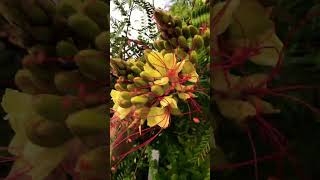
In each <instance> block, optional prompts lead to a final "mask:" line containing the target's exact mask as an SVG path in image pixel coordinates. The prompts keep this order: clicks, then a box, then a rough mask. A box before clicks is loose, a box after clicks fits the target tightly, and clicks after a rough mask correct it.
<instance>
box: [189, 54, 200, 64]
mask: <svg viewBox="0 0 320 180" xmlns="http://www.w3.org/2000/svg"><path fill="white" fill-rule="evenodd" d="M190 61H191V62H192V63H194V64H196V63H198V54H197V52H196V51H191V53H190Z"/></svg>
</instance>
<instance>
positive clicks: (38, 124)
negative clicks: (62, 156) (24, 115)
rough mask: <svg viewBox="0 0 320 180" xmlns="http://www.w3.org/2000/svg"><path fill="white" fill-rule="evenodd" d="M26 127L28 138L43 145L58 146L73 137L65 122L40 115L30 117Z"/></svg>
mask: <svg viewBox="0 0 320 180" xmlns="http://www.w3.org/2000/svg"><path fill="white" fill-rule="evenodd" d="M25 128H26V129H25V130H26V135H27V137H28V139H29V140H30V141H31V142H32V143H34V144H36V145H39V146H42V147H56V146H59V145H62V144H63V143H65V142H66V141H67V140H69V139H70V138H71V137H72V134H71V133H70V131H69V130H68V128H67V127H66V126H65V125H64V124H63V123H60V122H55V121H49V120H47V119H45V118H42V117H40V116H39V117H36V118H35V119H30V120H29V121H28V123H26V126H25Z"/></svg>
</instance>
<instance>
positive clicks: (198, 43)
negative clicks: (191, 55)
mask: <svg viewBox="0 0 320 180" xmlns="http://www.w3.org/2000/svg"><path fill="white" fill-rule="evenodd" d="M203 46H204V41H203V38H202V37H201V36H200V35H195V36H194V38H193V41H192V48H193V49H195V50H198V49H201V48H202V47H203Z"/></svg>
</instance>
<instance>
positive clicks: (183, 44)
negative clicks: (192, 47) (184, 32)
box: [178, 36, 189, 48]
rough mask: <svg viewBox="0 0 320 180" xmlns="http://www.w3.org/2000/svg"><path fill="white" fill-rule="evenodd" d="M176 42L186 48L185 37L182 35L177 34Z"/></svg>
mask: <svg viewBox="0 0 320 180" xmlns="http://www.w3.org/2000/svg"><path fill="white" fill-rule="evenodd" d="M178 43H179V46H180V47H181V48H188V47H189V46H188V42H187V39H186V38H185V37H184V36H179V38H178Z"/></svg>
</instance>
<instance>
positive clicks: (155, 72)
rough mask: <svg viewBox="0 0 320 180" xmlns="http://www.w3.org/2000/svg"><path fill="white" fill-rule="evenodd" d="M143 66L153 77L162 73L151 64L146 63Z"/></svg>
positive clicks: (157, 76)
mask: <svg viewBox="0 0 320 180" xmlns="http://www.w3.org/2000/svg"><path fill="white" fill-rule="evenodd" d="M143 68H144V71H146V72H147V73H148V74H149V75H150V76H151V77H153V78H159V77H161V74H160V73H159V72H158V71H157V70H155V69H153V68H152V67H151V66H150V65H149V64H145V65H144V67H143Z"/></svg>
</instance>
